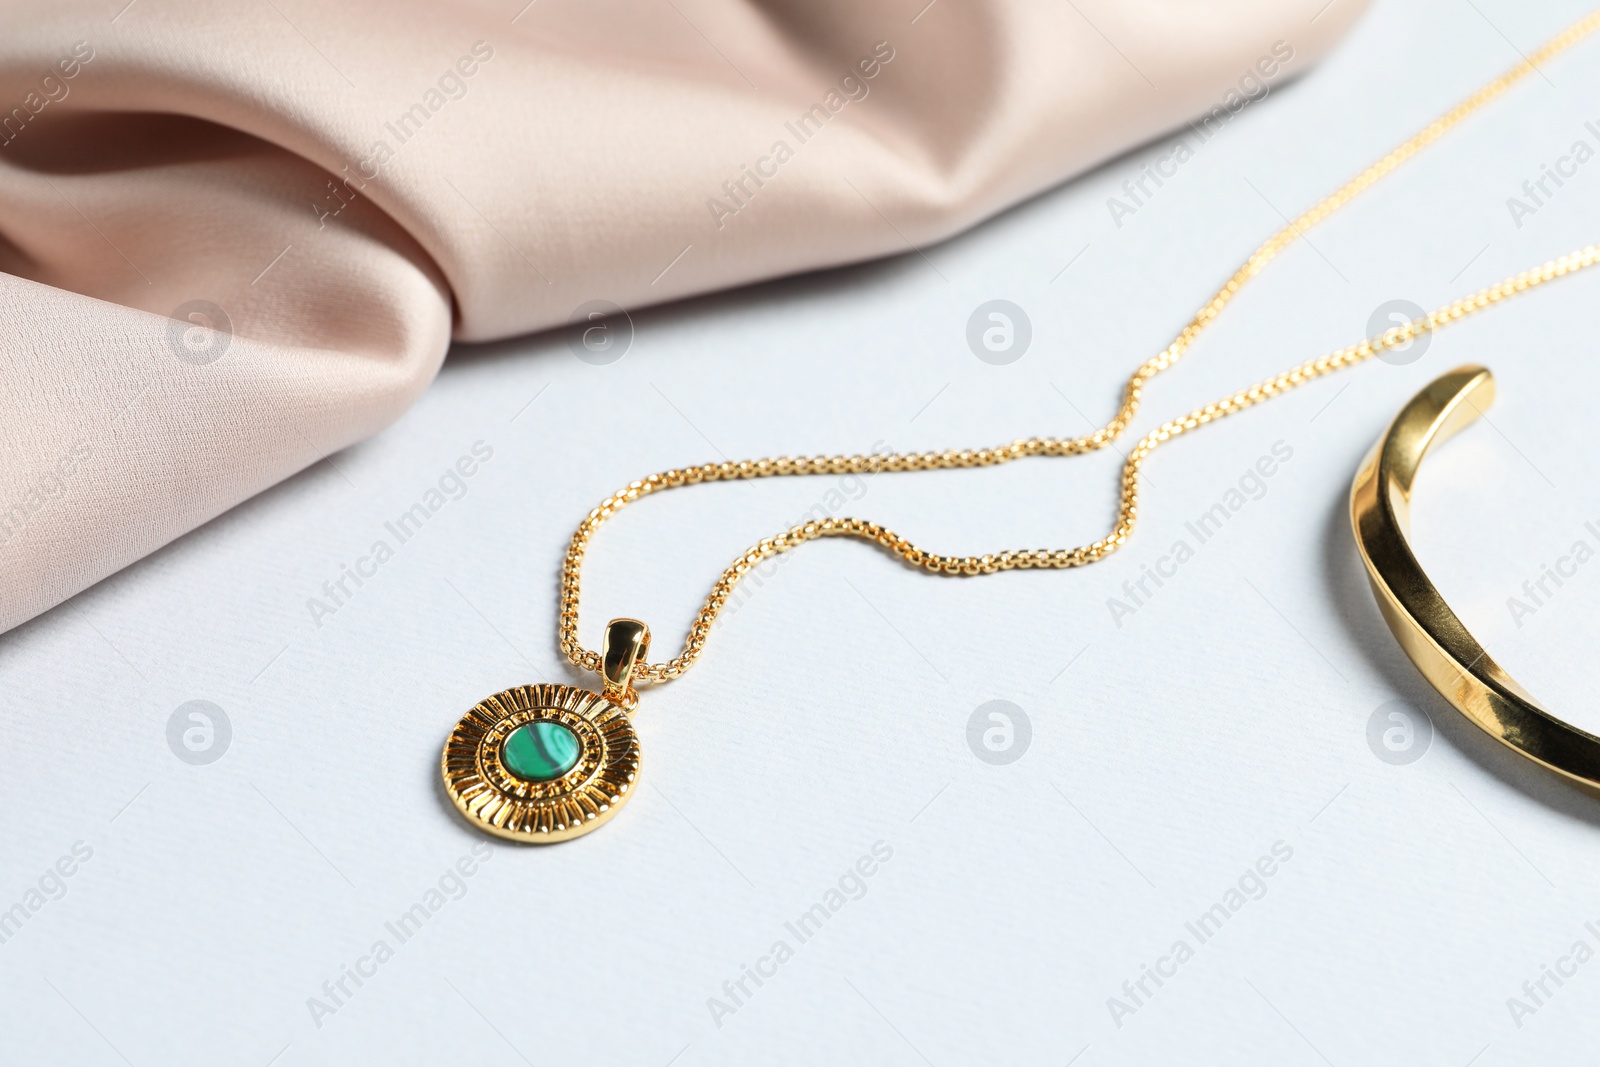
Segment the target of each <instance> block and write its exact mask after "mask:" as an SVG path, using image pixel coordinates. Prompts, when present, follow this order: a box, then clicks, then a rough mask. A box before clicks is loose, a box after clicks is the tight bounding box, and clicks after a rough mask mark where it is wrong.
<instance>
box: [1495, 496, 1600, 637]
mask: <svg viewBox="0 0 1600 1067" xmlns="http://www.w3.org/2000/svg"><path fill="white" fill-rule="evenodd" d="M1583 528H1584V530H1585V532H1587V533H1588V534H1589V536H1590V537H1593V538H1594V544H1590V543H1589V541H1587V540H1586V539H1584V538H1582V537H1580V538H1578V539H1577V540H1576V541H1574V542H1572V547H1571V548H1570V549H1568V550H1567V553H1566V555H1563V556H1557V557H1556V562H1555V566H1551V565H1550V564H1548V563H1543V564H1540V566H1539V576H1538V577H1537V578H1530V579H1528V580H1527V581H1525V582H1523V583H1522V596H1521V597H1520V598H1518V597H1514V596H1511V597H1506V610H1507V611H1509V612H1510V613H1511V621H1512V622H1514V623H1516V624H1517V629H1519V630H1520V629H1522V620H1523V619H1525V618H1527V617H1528V616H1529V615H1537V614H1538V613H1539V609H1540V608H1542V607H1544V606H1545V605H1547V604H1549V603H1550V600H1551V598H1552V597H1554V596H1555V595H1556V593H1558V592H1559V591H1560V590H1561V587H1562V586H1564V585H1566V584H1567V582H1568V581H1571V580H1572V579H1573V578H1576V577H1577V576H1578V568H1579V567H1581V566H1583V565H1584V564H1585V563H1588V562H1589V561H1590V560H1591V559H1594V557H1595V545H1600V525H1596V524H1595V523H1593V522H1586V523H1584V524H1583Z"/></svg>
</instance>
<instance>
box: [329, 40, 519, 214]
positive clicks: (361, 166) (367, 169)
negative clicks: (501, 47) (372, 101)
mask: <svg viewBox="0 0 1600 1067" xmlns="http://www.w3.org/2000/svg"><path fill="white" fill-rule="evenodd" d="M493 58H494V46H493V45H491V44H490V43H489V42H488V41H475V42H473V45H472V51H471V54H470V55H463V56H461V57H460V58H459V59H457V60H456V61H455V63H454V64H452V65H451V66H449V67H446V68H445V71H444V73H443V74H440V75H439V77H438V78H437V79H436V80H435V82H434V84H433V85H431V86H429V87H428V89H427V91H426V92H424V93H423V94H422V97H421V99H419V100H418V101H417V102H416V103H414V104H412V105H411V106H410V107H409V108H407V109H406V110H405V111H402V112H401V113H400V114H399V115H397V116H396V117H395V118H394V120H393V121H392V122H385V123H384V124H383V128H384V129H385V130H387V131H388V132H389V134H390V135H391V136H392V137H393V138H394V141H393V142H392V143H391V142H390V141H389V140H388V139H387V138H384V137H379V138H378V139H377V140H376V141H374V142H373V143H372V147H371V148H369V149H368V150H367V154H366V155H365V156H363V157H362V158H361V159H360V160H358V161H357V162H356V165H355V173H351V169H350V164H348V163H346V164H345V165H344V166H342V167H340V168H339V171H340V173H341V174H342V175H343V177H342V178H337V179H336V178H329V179H328V183H327V190H328V191H327V192H326V193H324V194H323V196H322V199H321V200H318V201H315V202H313V203H312V205H311V210H312V212H313V213H314V214H315V215H316V216H317V229H319V230H320V229H322V228H323V227H325V226H327V225H328V220H329V219H331V218H336V217H337V216H338V215H339V213H340V212H342V211H343V210H344V209H345V208H347V207H349V206H350V205H351V204H353V203H355V202H356V199H357V194H358V193H359V192H360V191H361V190H362V189H365V188H366V187H367V182H370V181H373V180H375V179H376V178H377V177H378V175H380V174H382V173H383V168H384V167H387V166H388V165H389V164H390V163H392V162H394V160H395V158H396V157H397V156H398V155H399V151H400V148H401V147H403V146H404V145H405V143H406V142H407V141H409V140H411V139H412V138H413V137H415V136H416V135H417V134H419V133H421V132H422V128H423V126H425V125H427V123H428V122H430V121H431V120H432V119H433V117H434V116H435V115H437V114H438V113H439V112H441V111H443V110H444V108H445V106H446V105H447V104H449V103H451V102H452V101H455V100H460V99H461V98H462V97H464V96H466V95H467V91H468V89H469V86H468V84H467V80H468V79H470V78H472V77H473V76H474V75H476V74H477V73H478V71H479V70H480V69H481V68H482V66H483V65H484V64H486V63H488V62H489V61H490V60H491V59H493Z"/></svg>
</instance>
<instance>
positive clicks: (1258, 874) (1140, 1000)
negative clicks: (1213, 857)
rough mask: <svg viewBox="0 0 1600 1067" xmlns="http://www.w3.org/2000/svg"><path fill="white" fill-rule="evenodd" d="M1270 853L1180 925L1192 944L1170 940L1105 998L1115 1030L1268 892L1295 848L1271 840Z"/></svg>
mask: <svg viewBox="0 0 1600 1067" xmlns="http://www.w3.org/2000/svg"><path fill="white" fill-rule="evenodd" d="M1269 852H1270V854H1269V855H1263V856H1261V857H1260V858H1258V859H1257V860H1256V861H1255V863H1253V864H1251V865H1250V866H1249V867H1246V868H1245V869H1244V873H1243V874H1241V875H1239V877H1238V879H1237V881H1236V882H1235V883H1234V884H1233V885H1231V886H1229V887H1228V888H1227V889H1226V890H1224V891H1223V893H1222V898H1221V899H1220V900H1218V901H1217V902H1216V903H1215V904H1213V905H1211V907H1209V908H1207V909H1206V910H1205V911H1203V912H1201V913H1200V916H1199V917H1198V918H1196V919H1194V920H1193V921H1191V922H1186V923H1184V924H1183V928H1184V930H1185V931H1187V932H1188V933H1189V935H1190V936H1191V937H1193V938H1194V944H1193V945H1191V944H1189V942H1188V940H1187V939H1186V938H1182V937H1179V938H1178V939H1176V940H1175V941H1173V943H1172V947H1171V948H1170V949H1168V950H1167V953H1166V955H1163V956H1158V957H1157V958H1156V960H1155V962H1154V963H1153V964H1151V963H1145V964H1141V965H1140V967H1139V974H1138V977H1136V978H1130V979H1128V980H1127V981H1125V982H1123V983H1122V991H1121V992H1122V995H1121V996H1120V997H1119V996H1115V995H1113V996H1109V997H1107V998H1106V1010H1107V1011H1109V1012H1110V1013H1111V1021H1112V1022H1113V1023H1115V1024H1116V1026H1117V1029H1118V1030H1120V1029H1122V1023H1123V1020H1124V1019H1126V1018H1127V1017H1128V1016H1130V1015H1137V1014H1138V1013H1139V1012H1140V1011H1141V1010H1142V1009H1144V1008H1147V1007H1149V1005H1150V1001H1151V1000H1153V999H1155V995H1156V994H1157V993H1159V992H1160V991H1161V988H1162V987H1163V986H1165V985H1166V984H1167V982H1168V981H1169V980H1171V979H1173V978H1176V977H1177V976H1178V968H1180V967H1182V966H1183V965H1184V964H1185V963H1188V962H1189V961H1190V960H1192V959H1194V957H1195V948H1196V947H1197V946H1200V945H1204V944H1206V943H1207V942H1209V941H1210V940H1212V939H1213V938H1214V937H1216V936H1217V934H1219V933H1221V932H1222V928H1223V926H1224V925H1225V924H1226V923H1227V922H1228V921H1229V920H1231V919H1232V918H1233V917H1234V916H1235V915H1237V914H1239V912H1241V911H1243V910H1244V906H1245V905H1246V904H1248V903H1250V902H1251V901H1252V900H1260V899H1261V898H1262V897H1264V896H1266V895H1267V879H1269V878H1271V877H1272V876H1273V875H1275V874H1277V873H1278V869H1279V868H1280V867H1281V866H1282V865H1283V864H1286V863H1288V862H1289V861H1290V860H1291V859H1293V858H1294V847H1293V846H1292V845H1290V844H1288V843H1287V842H1285V841H1274V842H1273V843H1272V848H1271V849H1270V850H1269Z"/></svg>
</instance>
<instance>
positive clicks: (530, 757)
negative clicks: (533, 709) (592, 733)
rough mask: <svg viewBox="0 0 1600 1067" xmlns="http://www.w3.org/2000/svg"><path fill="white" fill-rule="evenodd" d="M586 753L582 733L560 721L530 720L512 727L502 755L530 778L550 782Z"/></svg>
mask: <svg viewBox="0 0 1600 1067" xmlns="http://www.w3.org/2000/svg"><path fill="white" fill-rule="evenodd" d="M582 753H583V746H582V745H581V744H579V742H578V735H577V734H575V733H573V732H572V731H571V730H569V729H567V728H566V727H565V726H562V725H561V724H560V723H558V722H530V723H528V724H527V725H526V726H519V727H517V728H516V729H515V730H512V731H511V735H510V736H509V737H507V738H506V743H505V748H504V749H503V750H502V752H501V759H502V760H503V761H504V762H505V765H506V769H507V770H509V771H510V772H511V773H512V774H514V775H516V776H517V777H518V778H525V779H527V780H528V781H530V782H548V781H551V780H552V779H555V778H560V777H561V776H562V775H563V774H566V773H567V772H568V771H570V770H572V768H573V766H574V765H575V764H576V763H577V762H578V757H579V756H580V755H581V754H582Z"/></svg>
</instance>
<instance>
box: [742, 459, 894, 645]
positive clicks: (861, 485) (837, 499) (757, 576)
mask: <svg viewBox="0 0 1600 1067" xmlns="http://www.w3.org/2000/svg"><path fill="white" fill-rule="evenodd" d="M889 451H891V449H890V448H889V445H888V443H887V442H885V441H881V440H879V441H874V442H872V449H871V451H870V452H869V453H868V454H869V455H873V456H879V455H883V454H884V453H886V452H889ZM881 473H883V472H882V471H881V470H880V471H870V470H865V471H861V472H860V473H850V474H841V475H840V476H839V478H838V479H837V480H836V481H835V482H834V483H833V485H832V486H831V487H830V488H828V489H827V490H825V491H824V492H823V494H822V496H821V497H820V498H819V499H818V500H817V502H816V503H815V504H812V505H811V506H810V507H809V508H807V509H806V510H805V512H804V513H803V514H802V515H801V516H800V517H799V518H798V519H796V520H795V521H794V522H792V523H790V524H789V525H790V527H795V526H804V525H805V524H806V523H808V522H821V521H822V520H823V519H831V518H833V517H835V516H836V515H838V514H839V512H840V511H842V510H843V509H844V506H845V505H846V504H848V503H852V502H854V501H858V500H860V499H861V498H862V497H864V496H866V495H867V479H869V478H871V477H872V476H873V475H874V474H881ZM793 554H794V553H792V552H783V553H780V554H778V555H776V556H768V557H767V558H766V559H764V560H762V561H761V562H760V563H757V564H756V565H755V566H754V567H751V568H750V570H749V571H748V572H747V573H746V574H745V576H744V578H742V579H741V580H740V582H739V584H738V585H736V586H734V587H733V592H732V593H730V594H729V595H728V599H727V602H726V603H725V604H724V605H723V608H722V611H721V612H720V613H719V614H718V615H717V621H716V623H715V625H717V626H721V625H722V624H723V623H724V622H726V621H727V620H728V618H729V617H730V616H731V615H733V614H734V613H735V612H737V611H738V610H739V609H740V608H741V607H743V606H744V605H745V604H746V603H748V602H749V601H750V599H751V598H752V597H754V596H755V594H756V591H757V590H759V589H760V588H761V587H762V586H763V585H765V584H766V583H767V582H768V581H770V580H771V579H772V577H773V576H774V575H776V574H777V573H778V568H779V567H780V566H782V565H783V564H785V563H787V562H789V558H790V557H791V556H792V555H793Z"/></svg>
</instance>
